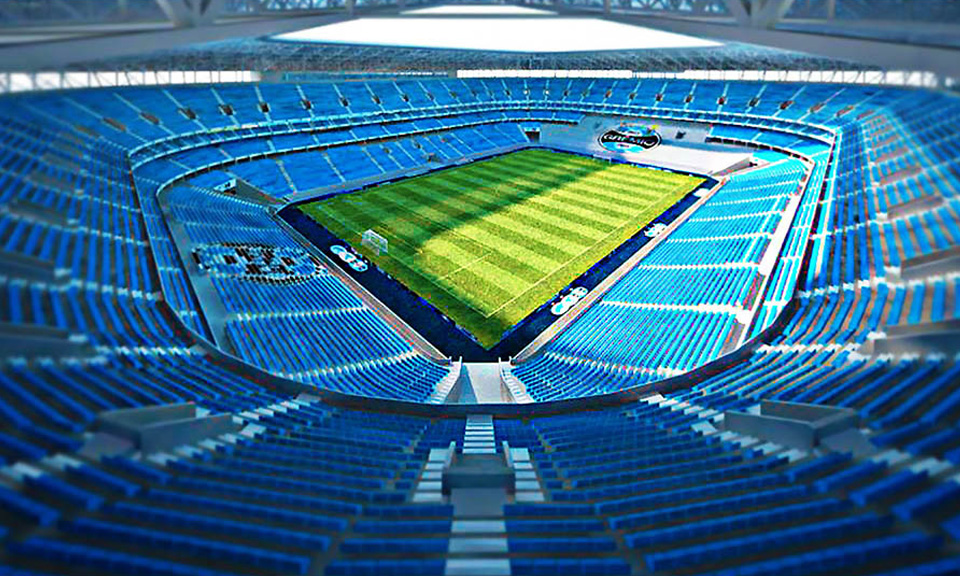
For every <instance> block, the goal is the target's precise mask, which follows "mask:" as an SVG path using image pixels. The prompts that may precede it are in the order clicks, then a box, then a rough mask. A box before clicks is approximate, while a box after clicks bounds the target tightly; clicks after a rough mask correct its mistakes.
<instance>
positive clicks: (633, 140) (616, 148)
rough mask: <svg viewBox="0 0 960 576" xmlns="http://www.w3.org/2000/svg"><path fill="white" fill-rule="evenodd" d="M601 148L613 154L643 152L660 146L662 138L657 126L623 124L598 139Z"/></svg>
mask: <svg viewBox="0 0 960 576" xmlns="http://www.w3.org/2000/svg"><path fill="white" fill-rule="evenodd" d="M597 141H598V142H599V143H600V146H602V147H604V148H606V149H607V150H609V151H611V152H620V153H622V152H643V151H644V150H650V149H651V148H656V147H657V146H659V145H660V142H661V141H662V138H661V137H660V133H659V132H657V127H656V126H637V125H628V124H621V125H620V126H618V127H617V128H614V129H612V130H607V131H606V132H604V133H602V134H600V137H599V138H597Z"/></svg>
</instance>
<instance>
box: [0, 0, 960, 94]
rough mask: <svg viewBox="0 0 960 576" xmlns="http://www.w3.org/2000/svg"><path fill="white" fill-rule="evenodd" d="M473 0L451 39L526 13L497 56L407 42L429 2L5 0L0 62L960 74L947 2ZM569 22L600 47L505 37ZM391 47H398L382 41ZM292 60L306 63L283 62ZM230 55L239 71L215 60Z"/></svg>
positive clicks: (957, 34) (92, 66)
mask: <svg viewBox="0 0 960 576" xmlns="http://www.w3.org/2000/svg"><path fill="white" fill-rule="evenodd" d="M471 4H472V5H471V6H470V7H469V8H468V9H467V11H468V12H472V13H471V14H469V15H467V16H468V17H469V18H472V19H474V20H473V24H471V27H472V28H471V34H464V33H461V34H456V35H455V36H457V37H458V38H457V39H458V40H459V39H460V38H459V37H467V36H473V37H476V36H478V34H476V33H474V32H475V30H476V29H477V28H479V27H480V26H482V22H483V21H484V19H487V18H490V19H494V18H496V19H498V20H497V25H498V26H500V27H501V28H503V27H505V26H511V25H513V24H510V22H511V21H513V20H520V21H521V22H519V23H516V24H515V26H516V28H514V29H513V30H514V31H513V32H512V33H510V34H502V35H501V36H500V37H498V38H497V44H496V45H495V46H497V48H498V49H497V50H496V51H489V50H488V47H490V46H494V44H490V43H477V42H474V43H472V44H466V45H464V44H462V43H458V44H453V43H449V42H447V43H444V42H439V41H429V39H427V38H426V37H425V36H424V35H419V36H420V38H419V39H417V40H416V41H414V40H411V39H410V38H409V35H408V36H407V37H406V39H404V38H403V35H402V34H400V33H401V32H402V31H403V29H410V28H411V27H414V26H416V25H417V24H415V22H416V21H418V20H422V21H423V22H422V24H427V25H430V26H433V27H439V28H441V29H443V30H446V31H448V32H450V31H452V30H453V20H452V19H456V18H463V17H465V16H464V14H463V8H462V7H459V6H458V7H457V9H456V10H453V11H454V12H459V13H456V14H451V11H452V10H451V8H448V7H443V6H438V5H436V4H434V3H432V2H430V1H427V2H423V3H418V5H417V7H416V8H415V9H409V10H408V9H407V6H406V0H376V1H371V0H214V1H210V2H192V1H190V0H71V1H69V2H65V1H63V0H7V1H5V2H3V3H0V71H6V72H13V71H19V72H36V71H41V70H48V71H60V70H104V69H107V70H131V69H132V70H163V69H167V70H170V69H173V70H184V69H186V68H185V67H186V65H185V64H182V63H181V62H188V63H189V65H190V66H192V67H193V68H192V69H193V70H211V69H231V70H244V71H254V72H269V71H272V70H280V71H286V70H309V69H312V70H316V71H333V72H350V71H357V70H372V71H398V72H399V71H408V70H417V71H423V70H434V71H440V72H449V71H451V70H455V69H461V68H473V69H475V68H491V67H495V68H505V69H509V68H513V69H586V68H590V69H627V70H634V71H640V72H643V71H658V70H662V71H666V72H670V71H676V70H688V69H719V70H735V69H746V70H758V69H759V70H851V69H854V70H855V69H860V70H874V69H880V70H894V71H899V70H905V71H927V72H932V73H934V74H936V75H937V76H938V77H939V78H940V79H950V78H953V79H956V78H960V41H958V38H960V3H958V2H956V1H955V0H927V1H924V2H910V1H903V0H871V1H866V0H802V1H800V0H796V1H795V0H669V1H668V0H629V1H628V0H554V1H553V2H550V3H546V2H540V3H538V4H536V5H512V4H511V5H503V4H501V5H498V6H497V11H498V12H499V14H496V15H492V14H490V13H489V10H490V8H489V7H488V6H482V5H474V3H471ZM38 6H39V8H38ZM545 6H546V7H549V10H548V9H545ZM358 18H359V20H358ZM399 18H403V19H404V20H403V22H402V23H401V22H399V21H397V20H395V19H399ZM383 19H388V20H383ZM437 20H442V21H441V22H437ZM569 20H575V21H577V22H578V23H579V24H578V25H583V26H586V27H587V28H584V30H586V31H587V33H583V34H567V33H566V32H558V33H555V34H554V37H555V38H558V39H559V38H562V39H563V41H564V42H563V43H564V45H567V44H568V43H569V42H570V41H571V39H572V38H585V39H589V40H592V41H594V42H598V41H602V42H603V43H601V44H593V45H584V46H582V47H577V48H573V49H574V50H577V51H576V52H570V51H569V49H568V51H563V52H558V51H557V50H558V49H560V48H562V46H559V45H558V44H557V43H550V42H540V43H539V45H538V44H536V43H534V44H530V43H526V44H519V45H517V46H515V47H514V48H512V50H516V51H514V52H506V51H505V50H511V48H508V47H506V45H505V44H504V43H503V42H504V40H507V39H510V38H511V37H512V38H514V39H523V37H524V36H532V35H530V34H527V33H526V32H525V30H526V29H527V28H528V27H530V26H534V25H536V26H540V25H546V26H554V27H557V26H561V27H562V26H563V25H564V23H565V22H566V21H569ZM548 22H549V23H548ZM391 23H396V25H394V26H391ZM371 24H372V25H374V26H376V25H379V26H381V28H380V32H379V35H380V40H379V41H378V44H379V45H371V44H370V42H371V41H370V40H369V39H367V40H362V39H360V38H359V37H357V36H353V33H354V32H355V31H357V30H359V29H362V28H364V27H368V26H370V25H371ZM384 24H386V25H387V26H386V28H387V30H386V32H384ZM401 24H402V25H401ZM624 25H629V26H640V27H644V28H647V29H654V30H657V31H659V32H658V33H657V34H656V35H655V34H653V33H646V34H643V36H644V38H645V39H652V38H654V37H655V36H657V37H659V38H661V39H676V38H677V36H676V35H680V36H681V37H684V36H685V37H690V38H694V39H696V41H697V42H701V41H702V40H701V39H709V40H710V41H713V42H721V43H723V47H709V48H704V47H702V46H701V47H699V48H698V47H697V46H692V47H691V46H690V45H689V44H686V47H684V48H678V47H676V44H675V43H674V44H667V45H666V46H665V45H663V44H661V45H659V46H656V45H655V46H650V45H647V44H644V45H643V46H637V45H636V44H635V41H636V39H632V38H631V39H629V40H630V42H629V43H627V44H616V43H615V42H613V40H614V36H615V34H614V31H616V30H628V29H629V28H626V29H625V28H622V27H621V26H624ZM318 26H323V27H325V29H324V28H321V30H322V31H323V33H322V35H320V36H317V37H315V38H313V39H314V40H318V39H319V40H325V42H324V43H320V44H310V45H309V46H307V45H295V46H293V47H291V46H286V47H278V46H270V47H268V46H267V45H268V44H271V43H270V42H269V41H266V40H264V39H265V38H271V37H273V36H277V35H283V34H285V33H290V32H295V31H303V30H307V29H310V28H316V27H318ZM520 27H523V29H524V31H523V32H518V31H517V30H518V29H519V28H520ZM561 29H562V28H561ZM388 33H389V35H388ZM665 33H666V34H673V35H666V36H663V35H661V34H665ZM310 34H315V33H310ZM448 35H454V34H448ZM386 43H389V44H393V45H394V46H390V47H389V48H385V47H384V46H383V44H386ZM272 44H280V43H279V42H273V43H272ZM667 46H673V47H667ZM469 48H477V49H478V50H467V49H469ZM250 49H256V50H258V51H261V52H262V53H256V54H254V53H251V52H249V50H250ZM387 50H389V51H387ZM173 56H175V59H173V60H172V57H173ZM290 57H294V58H299V59H301V60H300V61H299V62H289V61H288V59H289V58H290ZM244 58H245V59H246V60H244ZM238 60H239V61H240V63H241V64H243V65H241V66H240V67H239V68H238V67H237V66H236V65H231V66H229V67H227V68H220V67H221V66H224V65H226V64H230V63H231V62H236V61H238Z"/></svg>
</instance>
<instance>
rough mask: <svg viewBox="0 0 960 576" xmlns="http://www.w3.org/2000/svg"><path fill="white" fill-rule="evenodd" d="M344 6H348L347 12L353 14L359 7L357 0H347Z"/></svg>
mask: <svg viewBox="0 0 960 576" xmlns="http://www.w3.org/2000/svg"><path fill="white" fill-rule="evenodd" d="M343 7H344V8H346V10H347V14H349V15H351V16H353V13H354V11H355V10H356V8H357V0H346V2H345V3H344V5H343Z"/></svg>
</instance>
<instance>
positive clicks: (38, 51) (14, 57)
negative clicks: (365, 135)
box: [0, 12, 352, 72]
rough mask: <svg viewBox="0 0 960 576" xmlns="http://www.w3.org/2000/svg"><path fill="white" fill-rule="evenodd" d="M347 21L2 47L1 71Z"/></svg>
mask: <svg viewBox="0 0 960 576" xmlns="http://www.w3.org/2000/svg"><path fill="white" fill-rule="evenodd" d="M350 19H352V17H351V16H349V15H348V14H346V13H345V12H339V13H335V14H330V13H323V14H316V13H314V14H312V15H302V16H286V17H277V16H272V17H264V18H262V19H257V20H248V19H244V20H241V21H237V22H226V23H219V24H208V25H205V26H191V27H180V28H164V29H156V28H146V29H140V30H136V29H134V30H133V31H129V32H114V33H108V34H104V33H103V32H102V31H95V32H91V34H90V35H88V36H81V37H75V38H67V39H63V40H55V41H49V42H32V43H28V44H6V45H0V70H4V71H8V72H29V71H32V70H57V69H63V68H65V67H67V66H69V65H71V64H76V63H80V62H89V61H94V60H103V59H108V58H119V57H127V56H136V55H139V54H147V53H150V52H154V51H159V50H170V49H172V48H181V47H183V46H187V45H190V44H200V43H204V42H214V41H218V40H226V39H230V38H247V37H254V36H269V35H273V34H282V33H284V32H292V31H294V30H302V29H304V28H310V27H313V26H323V25H325V24H334V23H336V22H342V21H344V20H350ZM78 32H80V30H78Z"/></svg>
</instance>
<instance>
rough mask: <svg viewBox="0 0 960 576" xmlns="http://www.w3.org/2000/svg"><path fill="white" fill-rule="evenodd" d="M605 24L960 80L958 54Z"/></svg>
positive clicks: (682, 23) (669, 23) (758, 32)
mask: <svg viewBox="0 0 960 576" xmlns="http://www.w3.org/2000/svg"><path fill="white" fill-rule="evenodd" d="M605 18H606V19H607V20H611V21H615V22H621V23H624V24H633V25H635V26H645V27H647V28H656V29H658V30H666V31H668V32H676V33H678V34H686V35H689V36H694V37H702V38H711V39H714V40H719V41H733V42H743V43H747V44H755V45H760V46H768V47H771V48H779V49H781V50H791V51H794V52H802V53H806V54H812V55H816V56H822V57H826V58H835V59H840V60H848V61H851V62H860V63H862V64H867V65H871V66H878V67H881V68H885V69H887V70H921V71H926V72H933V73H934V74H937V75H940V76H944V77H947V78H958V79H960V49H956V48H948V47H941V46H924V45H917V44H897V43H893V42H884V41H882V40H874V39H869V38H855V37H842V36H834V35H829V34H817V33H812V32H792V31H787V30H777V29H766V28H755V27H752V26H735V25H729V24H724V23H712V22H706V21H704V20H695V19H682V18H665V17H654V16H641V15H631V14H624V13H622V12H618V13H616V14H613V15H610V16H606V17H605Z"/></svg>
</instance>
